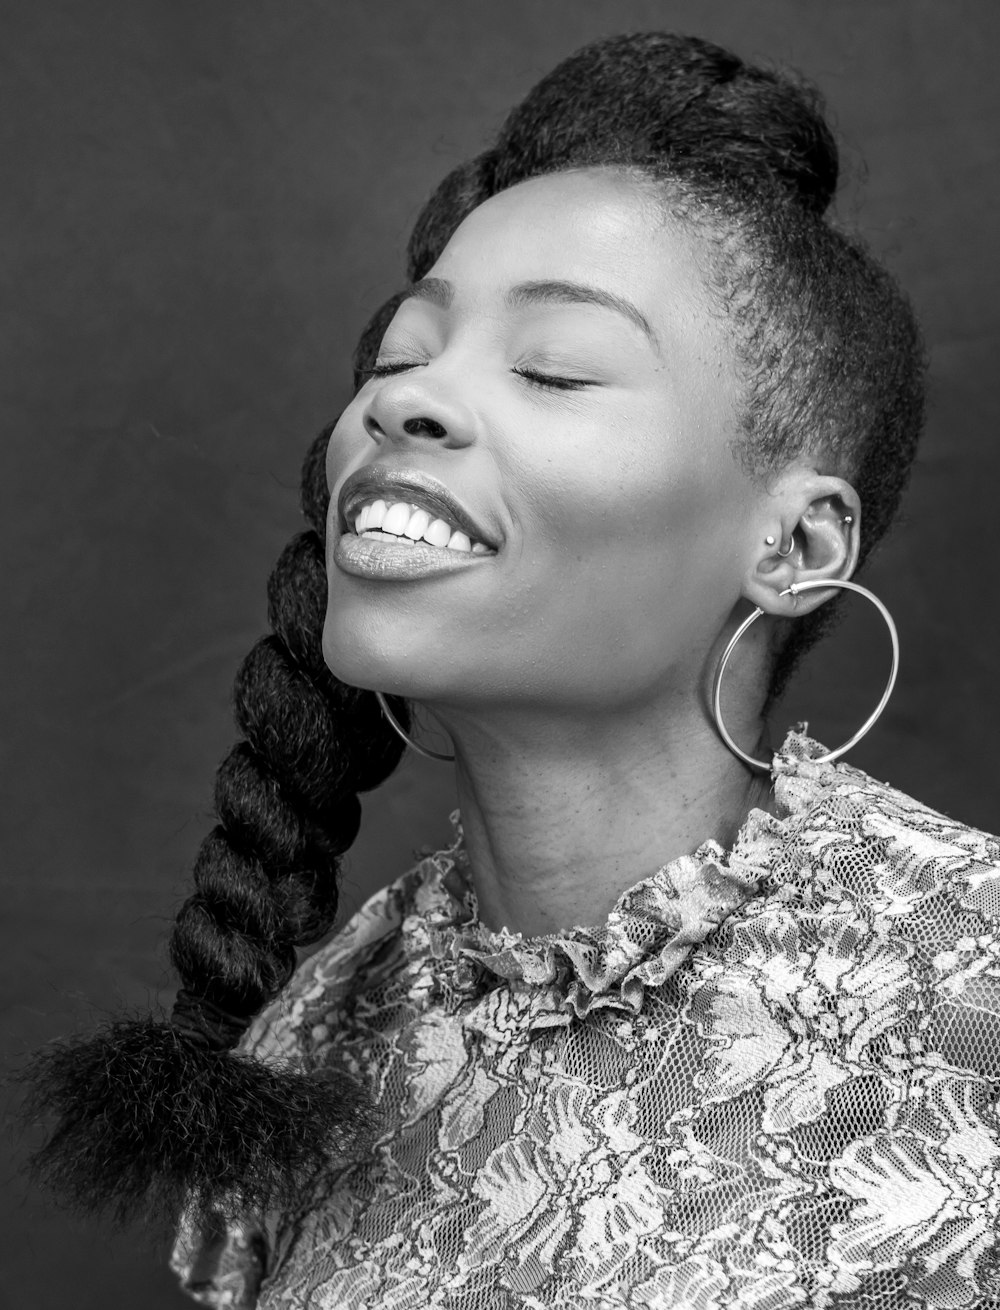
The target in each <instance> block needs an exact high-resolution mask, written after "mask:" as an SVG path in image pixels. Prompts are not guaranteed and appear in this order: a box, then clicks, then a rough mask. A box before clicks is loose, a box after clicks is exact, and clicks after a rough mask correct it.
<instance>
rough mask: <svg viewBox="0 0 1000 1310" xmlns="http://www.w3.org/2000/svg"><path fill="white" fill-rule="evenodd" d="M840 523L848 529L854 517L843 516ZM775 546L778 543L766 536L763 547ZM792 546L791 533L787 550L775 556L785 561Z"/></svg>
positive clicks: (849, 515)
mask: <svg viewBox="0 0 1000 1310" xmlns="http://www.w3.org/2000/svg"><path fill="white" fill-rule="evenodd" d="M841 522H842V523H843V525H844V527H845V528H846V527H849V526H850V524H852V523H853V522H854V515H853V514H845V515H844V517H843V518H842V519H841ZM777 544H778V543H777V540H776V539H775V538H774V537H772V536H770V535H768V536H766V537H765V538H764V545H765V546H776V545H777ZM794 546H795V533H794V532H793V533H792V539H791V541H790V542H789V543H788V549H787V550H779V551H776V552H775V554H777V555H779V556H780V557H781V559H787V558H788V557H789V555H790V554H791V553H792V550H793V548H794Z"/></svg>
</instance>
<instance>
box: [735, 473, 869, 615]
mask: <svg viewBox="0 0 1000 1310" xmlns="http://www.w3.org/2000/svg"><path fill="white" fill-rule="evenodd" d="M762 508H763V511H764V512H763V513H762V515H761V516H760V518H759V519H758V523H759V538H758V542H759V544H758V543H755V549H754V556H753V560H752V563H751V567H750V569H749V570H748V573H747V578H746V583H745V585H744V589H743V595H744V596H745V597H746V599H747V600H749V601H750V602H751V603H752V604H753V605H756V606H757V607H758V608H759V609H762V610H763V611H764V613H765V614H775V615H779V616H781V617H783V618H788V617H790V616H791V615H792V614H795V615H802V614H808V613H809V612H810V610H814V609H816V608H817V607H818V606H819V605H822V604H823V603H824V602H825V601H827V600H829V599H830V598H831V597H832V596H834V595H835V594H836V590H835V589H834V588H831V589H830V590H829V591H826V590H825V589H824V588H822V587H817V588H816V589H815V590H810V591H807V592H802V593H801V594H799V595H793V596H782V594H781V593H782V592H783V591H785V590H786V589H787V588H788V587H790V586H791V585H792V583H793V582H817V581H821V580H822V579H823V578H833V579H835V580H838V581H841V580H844V579H846V578H849V577H850V576H851V574H852V573H853V572H854V570H855V568H856V567H857V563H858V549H859V547H860V543H861V501H860V500H859V498H858V493H857V492H856V491H855V490H854V488H853V487H852V486H851V484H850V483H849V482H847V481H845V480H844V479H843V478H836V477H831V476H827V475H824V474H819V473H817V472H816V471H815V470H814V469H810V468H802V467H799V468H794V467H793V468H791V469H787V470H786V471H785V473H784V474H782V476H781V478H780V479H779V480H778V482H777V483H775V484H772V486H771V488H770V494H769V496H768V498H767V502H766V504H765V505H764V506H763V507H762Z"/></svg>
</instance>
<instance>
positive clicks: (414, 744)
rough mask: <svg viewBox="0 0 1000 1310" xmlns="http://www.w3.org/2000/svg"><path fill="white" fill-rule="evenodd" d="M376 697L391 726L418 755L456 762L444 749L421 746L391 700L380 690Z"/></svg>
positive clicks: (430, 758) (449, 762)
mask: <svg viewBox="0 0 1000 1310" xmlns="http://www.w3.org/2000/svg"><path fill="white" fill-rule="evenodd" d="M375 699H376V700H377V701H378V703H379V706H380V707H381V710H382V713H383V714H384V715H385V717H386V720H387V722H388V724H389V727H390V728H392V729H394V731H395V732H396V733H397V734H398V735H399V736H400V737H402V739H403V740H404V741H405V742H406V744H407V746H409V747H410V748H411V749H412V750H415V751H416V752H417V754H418V755H424V756H426V758H427V759H429V760H441V761H442V762H443V763H445V764H451V763H453V762H454V759H455V757H454V755H446V754H445V753H444V752H443V751H432V750H431V749H430V747H429V746H421V745H420V743H419V742H418V741H414V740H413V738H412V737H411V736H410V734H409V733H408V732H407V731H406V729H405V728H404V727H403V725H402V724H401V723H400V722H399V720H398V719H397V718H396V716H395V714H393V712H392V710H391V709H390V708H389V702H388V701H387V700H386V698H385V697H384V696H383V695H382V693H381V692H380V691H377V692H376V693H375Z"/></svg>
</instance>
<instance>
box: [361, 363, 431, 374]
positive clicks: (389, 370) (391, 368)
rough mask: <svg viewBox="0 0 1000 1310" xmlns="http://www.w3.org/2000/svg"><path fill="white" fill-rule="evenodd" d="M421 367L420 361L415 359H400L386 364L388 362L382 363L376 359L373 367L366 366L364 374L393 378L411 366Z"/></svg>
mask: <svg viewBox="0 0 1000 1310" xmlns="http://www.w3.org/2000/svg"><path fill="white" fill-rule="evenodd" d="M419 367H420V361H419V360H415V359H414V360H400V361H399V362H398V363H395V364H386V363H382V362H381V361H379V360H376V361H375V363H374V364H373V365H372V366H371V368H366V369H364V370H363V375H364V377H365V378H391V377H393V376H394V375H395V374H396V373H405V372H406V370H407V369H409V368H419Z"/></svg>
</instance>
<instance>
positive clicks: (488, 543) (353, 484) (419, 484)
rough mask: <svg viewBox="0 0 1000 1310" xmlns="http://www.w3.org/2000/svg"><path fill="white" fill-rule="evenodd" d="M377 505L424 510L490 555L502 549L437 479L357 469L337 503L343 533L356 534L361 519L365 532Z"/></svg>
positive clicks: (383, 469)
mask: <svg viewBox="0 0 1000 1310" xmlns="http://www.w3.org/2000/svg"><path fill="white" fill-rule="evenodd" d="M377 501H384V502H386V503H387V504H389V505H391V504H406V505H410V506H412V507H413V508H414V509H415V510H423V511H425V512H426V514H427V515H429V516H430V520H440V521H443V522H444V523H445V524H447V525H448V526H449V528H451V529H452V530H453V531H457V532H459V533H464V534H465V536H466V537H468V539H469V541H470V542H471V543H477V544H479V545H481V546H482V547H485V548H486V550H487V551H489V552H491V553H492V552H495V551H497V550H498V549H499V547H500V543H499V542H498V541H497V540H496V537H495V535H494V534H493V533H491V532H490V531H489V529H488V528H486V527H485V526H484V525H483V524H482V523H480V522H479V521H478V520H477V519H476V518H475V516H474V515H473V514H472V513H471V511H470V510H469V509H468V508H467V507H466V506H465V505H463V504H462V503H461V501H459V500H458V499H457V498H456V497H455V496H454V495H453V493H452V492H451V491H449V490H448V488H447V487H446V486H445V485H444V484H443V483H442V482H439V481H438V480H437V478H432V477H430V476H429V475H428V474H426V473H419V472H415V471H413V470H407V471H406V472H405V473H401V472H400V473H397V472H395V471H393V470H392V469H389V468H387V467H386V466H385V465H382V464H369V465H368V466H367V467H365V468H361V469H358V470H357V471H356V472H354V473H352V474H351V476H350V477H349V478H348V479H347V481H346V482H345V483H344V485H343V487H342V488H341V491H340V496H339V498H338V502H337V508H338V512H339V516H340V529H341V532H342V533H343V532H352V531H356V530H357V526H358V520H359V516H360V518H361V524H362V528H361V530H362V531H364V523H365V521H366V519H367V512H366V511H367V509H368V507H369V506H371V505H373V504H374V503H375V502H377ZM442 544H443V543H442Z"/></svg>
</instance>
